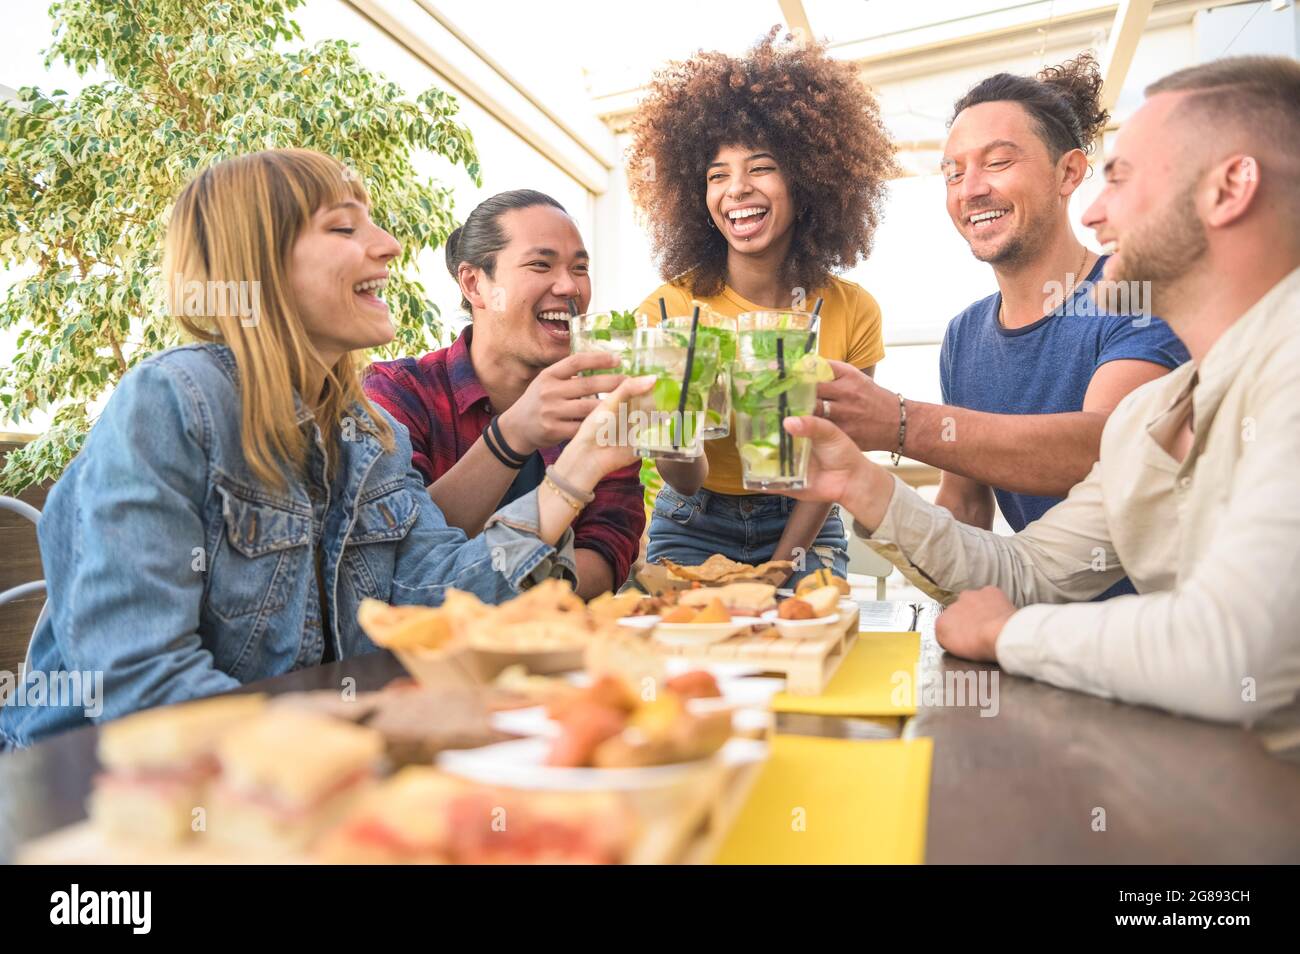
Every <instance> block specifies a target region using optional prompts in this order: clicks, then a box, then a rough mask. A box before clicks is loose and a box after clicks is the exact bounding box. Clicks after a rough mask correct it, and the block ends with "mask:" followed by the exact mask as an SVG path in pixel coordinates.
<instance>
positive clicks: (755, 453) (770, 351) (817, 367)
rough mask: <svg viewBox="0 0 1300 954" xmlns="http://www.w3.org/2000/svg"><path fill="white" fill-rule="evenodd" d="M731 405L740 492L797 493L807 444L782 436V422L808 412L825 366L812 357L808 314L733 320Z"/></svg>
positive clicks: (813, 325)
mask: <svg viewBox="0 0 1300 954" xmlns="http://www.w3.org/2000/svg"><path fill="white" fill-rule="evenodd" d="M737 328H738V330H737V335H736V362H735V365H734V366H733V367H732V373H731V402H732V408H733V410H734V411H735V415H736V446H737V449H738V450H739V452H740V466H741V484H742V486H744V488H745V489H746V490H801V489H803V488H804V487H806V486H807V483H808V453H809V449H810V447H809V442H808V439H807V438H806V437H793V436H791V435H790V434H787V433H786V432H785V429H784V428H783V427H782V421H783V420H784V419H785V418H786V417H801V416H804V415H809V414H812V413H813V409H814V407H815V405H816V402H817V382H818V381H819V380H829V376H830V366H829V365H828V364H827V363H826V361H825V360H823V359H822V358H820V357H819V356H818V354H817V322H816V321H815V320H814V318H813V316H812V314H811V313H809V312H799V311H759V312H746V313H745V314H743V315H741V316H740V317H739V319H738V320H737Z"/></svg>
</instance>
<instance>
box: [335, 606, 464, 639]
mask: <svg viewBox="0 0 1300 954" xmlns="http://www.w3.org/2000/svg"><path fill="white" fill-rule="evenodd" d="M357 623H358V624H359V625H360V626H361V631H362V632H364V633H365V634H366V635H367V636H369V637H370V641H371V642H373V643H374V644H375V645H376V646H383V647H385V648H387V649H442V648H443V647H445V646H447V645H449V644H450V643H451V642H452V641H453V640H454V639H455V631H454V630H453V628H452V626H451V623H450V620H449V618H448V615H447V614H446V613H445V612H444V610H443V609H442V608H434V607H429V606H389V605H388V604H386V603H382V602H380V601H379V600H373V599H369V598H367V599H364V600H362V601H361V605H360V606H359V607H358V608H357Z"/></svg>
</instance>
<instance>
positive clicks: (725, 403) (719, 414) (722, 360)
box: [662, 311, 736, 441]
mask: <svg viewBox="0 0 1300 954" xmlns="http://www.w3.org/2000/svg"><path fill="white" fill-rule="evenodd" d="M662 327H665V328H672V329H674V330H676V331H685V332H686V333H687V334H689V333H690V330H691V319H690V317H676V318H669V319H668V321H667V323H666V324H664V325H663V326H662ZM697 334H699V335H700V336H701V337H707V338H717V339H718V376H717V377H716V378H715V379H714V381H713V387H711V388H710V389H709V399H708V401H707V403H706V404H705V407H704V423H703V424H702V425H701V427H700V438H701V439H702V440H706V441H711V440H714V439H716V438H719V437H726V436H727V435H728V434H730V433H731V365H732V364H733V363H734V362H735V360H736V319H735V318H728V317H727V316H726V315H720V314H718V313H717V312H715V311H704V312H701V313H700V325H699V330H698V332H697Z"/></svg>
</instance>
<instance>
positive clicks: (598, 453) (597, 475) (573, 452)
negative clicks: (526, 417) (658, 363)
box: [555, 355, 655, 491]
mask: <svg viewBox="0 0 1300 954" xmlns="http://www.w3.org/2000/svg"><path fill="white" fill-rule="evenodd" d="M574 357H577V358H581V357H584V356H583V355H574ZM588 380H596V379H595V378H590V379H588ZM654 386H655V375H653V374H645V375H642V376H641V377H638V378H623V379H622V383H621V384H620V385H619V386H618V387H616V388H615V389H614V390H613V392H611V393H610V394H608V395H606V396H605V399H604V400H603V401H597V402H596V409H595V410H594V411H592V413H590V414H588V415H587V417H586V419H585V420H583V421H582V422H581V424H580V426H579V427H578V429H577V432H576V433H575V434H574V435H573V440H571V441H569V443H568V444H566V445H565V447H564V450H563V451H562V452H561V453H560V456H559V457H558V458H557V459H556V461H555V469H556V470H557V471H558V472H559V473H560V475H561V476H563V477H566V478H568V480H569V482H570V483H573V484H576V485H577V486H578V488H579V489H581V490H584V491H589V490H592V489H593V488H594V487H595V486H596V484H597V483H599V482H600V480H601V479H602V478H603V477H605V475H606V474H609V473H611V472H613V471H616V470H618V469H619V468H621V467H628V466H630V465H631V464H634V463H636V461H637V460H639V458H638V456H637V452H636V447H635V446H634V445H633V444H631V443H630V442H628V441H627V438H628V435H627V434H626V433H622V432H621V431H620V427H619V424H620V419H619V413H618V409H619V405H620V404H626V403H627V402H628V401H630V400H631V399H632V398H634V397H637V396H638V395H641V394H645V393H647V392H648V391H649V390H650V389H651V388H653V387H654ZM623 420H624V421H625V420H626V417H624V418H623Z"/></svg>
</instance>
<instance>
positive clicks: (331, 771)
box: [217, 709, 384, 808]
mask: <svg viewBox="0 0 1300 954" xmlns="http://www.w3.org/2000/svg"><path fill="white" fill-rule="evenodd" d="M383 753H384V738H383V736H382V735H380V734H379V733H378V732H375V731H374V730H372V729H366V728H362V727H361V726H356V725H351V724H349V723H346V722H340V721H338V720H336V719H331V718H328V717H327V716H321V715H316V714H314V713H310V712H302V711H298V710H294V709H277V710H273V711H271V712H268V713H267V714H266V715H265V716H263V717H262V718H260V719H257V720H256V721H254V722H250V723H246V724H245V725H242V726H239V727H238V728H236V729H234V730H232V731H230V732H228V733H226V735H225V736H223V737H222V739H221V741H220V742H219V743H218V745H217V758H218V760H219V761H220V763H221V770H222V781H223V785H224V786H225V787H226V788H229V789H232V790H234V791H236V792H246V793H250V794H260V795H265V796H266V797H268V798H270V799H273V800H274V801H275V802H277V803H279V804H281V805H283V806H285V807H286V808H301V807H306V806H310V805H312V804H314V803H316V802H317V801H318V800H319V799H320V798H322V797H323V796H325V795H326V794H328V793H329V792H330V791H331V790H333V789H335V788H337V787H338V786H339V785H341V784H342V783H344V782H345V781H346V780H348V779H349V778H353V777H356V776H358V775H364V774H369V773H370V772H372V770H373V769H374V767H375V766H376V764H377V762H378V761H379V759H380V757H381V756H382V755H383Z"/></svg>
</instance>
